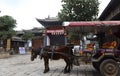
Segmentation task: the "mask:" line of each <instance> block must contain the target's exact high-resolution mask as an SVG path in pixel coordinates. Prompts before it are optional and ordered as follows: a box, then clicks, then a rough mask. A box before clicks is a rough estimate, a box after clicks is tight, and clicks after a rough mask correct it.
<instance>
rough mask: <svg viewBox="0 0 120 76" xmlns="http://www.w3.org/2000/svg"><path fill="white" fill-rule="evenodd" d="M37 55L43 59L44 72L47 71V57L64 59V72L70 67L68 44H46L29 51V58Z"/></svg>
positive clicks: (70, 57)
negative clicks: (52, 46) (51, 45)
mask: <svg viewBox="0 0 120 76" xmlns="http://www.w3.org/2000/svg"><path fill="white" fill-rule="evenodd" d="M37 55H39V56H40V57H41V58H43V59H44V66H45V70H44V73H46V72H48V71H49V59H52V60H58V59H64V61H65V63H66V66H65V68H64V73H69V72H70V71H71V69H72V60H73V59H72V56H73V54H72V47H70V46H57V47H56V48H54V49H53V48H51V47H50V46H46V47H43V48H39V49H36V50H35V49H34V50H32V51H31V60H32V61H33V60H34V59H35V58H37Z"/></svg>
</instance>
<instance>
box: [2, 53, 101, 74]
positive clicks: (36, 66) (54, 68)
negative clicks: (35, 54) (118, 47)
mask: <svg viewBox="0 0 120 76" xmlns="http://www.w3.org/2000/svg"><path fill="white" fill-rule="evenodd" d="M64 66H65V63H64V61H63V60H57V61H50V71H49V72H48V73H46V74H44V73H43V70H44V64H43V60H39V59H36V60H35V61H33V62H32V61H30V55H28V54H27V55H13V56H11V57H10V58H6V59H0V76H101V75H100V73H99V72H97V71H96V70H94V68H93V67H92V65H81V66H74V67H73V70H72V71H71V73H68V74H64V73H63V68H64Z"/></svg>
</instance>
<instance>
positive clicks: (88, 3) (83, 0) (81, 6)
mask: <svg viewBox="0 0 120 76" xmlns="http://www.w3.org/2000/svg"><path fill="white" fill-rule="evenodd" d="M62 3H63V4H62V7H63V9H62V10H61V12H59V13H58V18H59V19H60V20H62V21H91V20H95V19H96V18H97V15H98V6H99V2H98V0H62Z"/></svg>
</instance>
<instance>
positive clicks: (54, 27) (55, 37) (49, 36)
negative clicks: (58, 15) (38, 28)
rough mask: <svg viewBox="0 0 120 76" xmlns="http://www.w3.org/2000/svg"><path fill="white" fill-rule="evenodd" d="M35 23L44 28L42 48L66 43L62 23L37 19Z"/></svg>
mask: <svg viewBox="0 0 120 76" xmlns="http://www.w3.org/2000/svg"><path fill="white" fill-rule="evenodd" d="M37 21H38V22H39V23H40V24H42V25H43V26H44V27H45V30H44V32H43V36H44V41H43V44H44V46H53V45H65V44H66V43H67V39H66V32H65V29H64V27H63V26H62V23H63V22H62V21H58V20H51V19H37Z"/></svg>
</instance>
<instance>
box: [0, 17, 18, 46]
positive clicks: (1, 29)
mask: <svg viewBox="0 0 120 76" xmlns="http://www.w3.org/2000/svg"><path fill="white" fill-rule="evenodd" d="M15 26H16V20H15V19H13V18H12V17H11V16H8V15H5V16H1V17H0V46H3V44H5V43H6V40H7V38H11V36H13V35H15V31H14V30H13V28H14V27H15ZM3 42H4V43H3ZM1 43H3V44H1Z"/></svg>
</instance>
